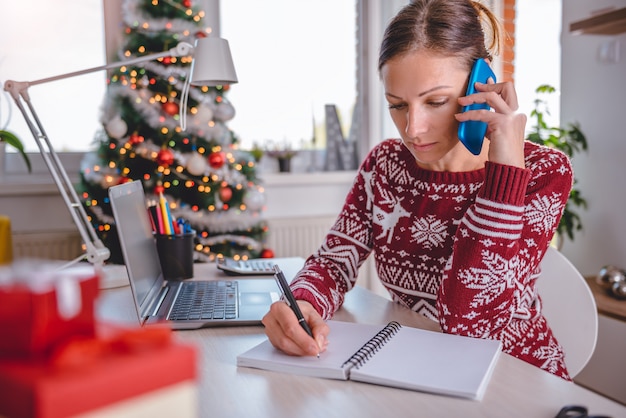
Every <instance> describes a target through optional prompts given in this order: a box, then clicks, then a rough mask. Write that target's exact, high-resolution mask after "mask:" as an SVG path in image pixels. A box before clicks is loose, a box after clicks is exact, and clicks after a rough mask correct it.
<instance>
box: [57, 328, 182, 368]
mask: <svg viewBox="0 0 626 418" xmlns="http://www.w3.org/2000/svg"><path fill="white" fill-rule="evenodd" d="M105 331H109V332H108V333H106V332H105V334H113V335H100V336H99V337H96V338H72V339H70V340H68V341H66V342H65V343H63V344H61V345H59V346H58V347H57V348H56V349H55V350H54V352H53V354H52V357H51V359H50V363H51V364H52V365H53V366H54V367H59V368H68V367H70V368H78V367H84V366H88V365H90V364H95V363H98V362H100V361H102V359H103V358H106V357H108V356H112V355H119V354H130V353H140V352H145V351H150V350H155V349H159V348H163V347H166V346H168V345H169V344H171V341H172V330H171V329H170V328H169V327H167V326H162V327H159V326H157V327H152V328H138V329H123V330H121V329H116V328H114V327H109V329H108V330H105ZM111 331H113V332H111Z"/></svg>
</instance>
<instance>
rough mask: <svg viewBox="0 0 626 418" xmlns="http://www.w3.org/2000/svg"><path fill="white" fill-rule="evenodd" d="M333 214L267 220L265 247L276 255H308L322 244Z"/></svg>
mask: <svg viewBox="0 0 626 418" xmlns="http://www.w3.org/2000/svg"><path fill="white" fill-rule="evenodd" d="M334 222H335V216H329V217H328V216H327V217H306V218H291V219H272V220H268V221H267V223H268V228H269V233H268V237H267V247H269V248H271V249H272V251H274V255H275V256H276V257H304V258H306V257H308V256H309V255H311V254H312V253H313V252H315V251H316V250H317V249H318V248H319V246H320V245H321V244H322V242H323V240H324V237H325V236H326V234H327V233H328V230H329V229H330V227H331V226H332V225H333V223H334Z"/></svg>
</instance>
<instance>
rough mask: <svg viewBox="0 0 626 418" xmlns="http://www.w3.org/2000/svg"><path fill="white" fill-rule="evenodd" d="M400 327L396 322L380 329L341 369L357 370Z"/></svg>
mask: <svg viewBox="0 0 626 418" xmlns="http://www.w3.org/2000/svg"><path fill="white" fill-rule="evenodd" d="M400 328H402V325H400V323H398V322H396V321H391V322H390V323H388V324H387V325H385V328H383V329H381V330H380V331H378V333H376V335H374V336H373V337H372V338H370V340H369V341H367V342H366V343H365V344H363V346H362V347H361V348H359V349H358V350H357V351H356V352H355V353H354V354H353V355H352V356H351V357H350V358H349V359H348V360H346V361H345V362H344V363H343V364H342V365H341V367H342V368H344V367H345V368H347V369H348V370H350V369H352V368H353V367H356V368H359V367H361V366H362V365H363V364H365V363H366V362H367V361H368V360H369V359H370V358H372V356H373V355H374V354H376V352H378V351H379V350H380V349H381V348H382V347H383V346H384V345H385V344H386V343H387V341H389V340H390V339H391V337H393V336H394V335H395V334H396V333H397V332H398V331H400Z"/></svg>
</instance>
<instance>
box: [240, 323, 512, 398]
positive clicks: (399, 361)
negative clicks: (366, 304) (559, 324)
mask: <svg viewBox="0 0 626 418" xmlns="http://www.w3.org/2000/svg"><path fill="white" fill-rule="evenodd" d="M327 323H328V325H329V327H330V334H329V336H328V340H329V344H328V349H327V350H326V351H325V352H324V353H321V355H320V358H316V357H297V356H290V355H287V354H284V353H283V352H281V351H279V350H277V349H275V348H274V347H273V346H272V345H271V343H270V342H269V340H265V341H264V342H262V343H261V344H259V345H257V346H255V347H253V348H252V349H250V350H248V351H246V352H245V353H242V354H240V355H239V356H238V357H237V366H240V367H252V368H257V369H263V370H269V371H274V372H283V373H291V374H298V375H305V376H311V377H320V378H327V379H339V380H354V381H359V382H365V383H372V384H376V385H381V386H390V387H397V388H402V389H410V390H416V391H422V392H431V393H437V394H442V395H450V396H457V397H462V398H469V399H475V400H481V399H482V397H483V395H484V393H485V390H486V388H487V385H488V383H489V380H490V378H491V374H492V372H493V369H494V368H495V365H496V363H497V359H498V356H499V354H500V351H501V348H502V347H501V343H500V341H496V340H486V339H478V338H470V337H463V336H459V335H452V334H444V333H440V332H433V331H426V330H422V329H418V328H411V327H405V326H402V325H400V324H399V323H397V322H390V323H389V324H387V325H386V326H383V327H381V326H379V325H369V324H357V323H352V322H341V321H333V320H330V321H328V322H327Z"/></svg>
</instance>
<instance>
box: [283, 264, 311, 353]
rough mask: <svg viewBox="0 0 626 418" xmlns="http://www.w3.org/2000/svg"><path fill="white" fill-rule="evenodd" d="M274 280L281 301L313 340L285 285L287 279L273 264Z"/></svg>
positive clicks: (289, 290)
mask: <svg viewBox="0 0 626 418" xmlns="http://www.w3.org/2000/svg"><path fill="white" fill-rule="evenodd" d="M274 278H275V279H276V283H278V287H279V289H280V291H281V293H282V294H283V299H284V301H285V303H286V304H287V305H288V306H289V307H290V308H291V310H292V311H293V313H294V314H296V318H298V322H299V323H300V325H301V326H302V328H303V329H304V330H305V331H306V333H307V334H309V336H310V337H311V338H314V337H313V331H311V328H310V327H309V324H307V322H306V320H305V319H304V315H302V311H301V310H300V307H299V306H298V303H297V302H296V298H294V296H293V293H291V289H290V288H289V283H287V279H285V275H284V274H283V272H282V271H281V269H280V267H278V265H276V264H274ZM319 356H320V355H319V353H318V354H317V357H319Z"/></svg>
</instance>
